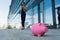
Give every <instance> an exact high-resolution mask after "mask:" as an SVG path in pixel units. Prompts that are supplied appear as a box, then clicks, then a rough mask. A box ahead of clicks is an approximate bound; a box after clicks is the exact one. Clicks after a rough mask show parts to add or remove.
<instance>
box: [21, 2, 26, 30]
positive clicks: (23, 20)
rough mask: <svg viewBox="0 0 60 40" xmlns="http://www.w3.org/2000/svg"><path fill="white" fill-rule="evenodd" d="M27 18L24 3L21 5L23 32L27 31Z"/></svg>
mask: <svg viewBox="0 0 60 40" xmlns="http://www.w3.org/2000/svg"><path fill="white" fill-rule="evenodd" d="M25 18H26V7H25V3H24V2H22V3H21V24H22V30H24V29H25V26H24V24H25Z"/></svg>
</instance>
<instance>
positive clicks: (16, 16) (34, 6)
mask: <svg viewBox="0 0 60 40" xmlns="http://www.w3.org/2000/svg"><path fill="white" fill-rule="evenodd" d="M52 1H53V0H38V1H36V0H29V1H28V0H24V2H25V3H26V7H27V9H28V10H27V11H26V21H25V26H29V25H32V24H34V23H38V21H40V22H41V23H44V24H47V25H54V22H53V21H54V20H53V19H54V17H53V6H52V4H53V3H52ZM21 2H22V0H12V2H11V5H10V11H9V16H8V17H9V23H10V22H11V21H10V20H12V22H13V24H14V25H18V24H21V14H20V13H19V11H20V3H21ZM53 2H55V8H56V7H58V6H60V0H54V1H53ZM38 4H39V6H38ZM38 8H40V10H39V9H38ZM55 11H56V24H58V18H57V17H58V15H57V10H56V9H55ZM39 12H40V13H39ZM39 14H40V16H39ZM39 19H40V20H39ZM10 24H12V23H10Z"/></svg>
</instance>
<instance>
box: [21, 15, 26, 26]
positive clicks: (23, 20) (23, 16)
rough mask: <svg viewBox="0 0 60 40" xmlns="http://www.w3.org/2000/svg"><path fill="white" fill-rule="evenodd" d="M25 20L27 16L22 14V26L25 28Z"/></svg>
mask: <svg viewBox="0 0 60 40" xmlns="http://www.w3.org/2000/svg"><path fill="white" fill-rule="evenodd" d="M25 18H26V14H21V24H22V27H24V24H25Z"/></svg>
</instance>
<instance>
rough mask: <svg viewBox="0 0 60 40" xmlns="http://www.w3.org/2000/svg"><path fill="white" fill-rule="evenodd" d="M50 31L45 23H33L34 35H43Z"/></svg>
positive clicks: (32, 30)
mask: <svg viewBox="0 0 60 40" xmlns="http://www.w3.org/2000/svg"><path fill="white" fill-rule="evenodd" d="M47 31H48V28H47V27H46V25H45V24H40V23H36V24H33V25H32V28H31V32H32V34H33V35H34V36H43V35H44V34H45V33H46V32H47Z"/></svg>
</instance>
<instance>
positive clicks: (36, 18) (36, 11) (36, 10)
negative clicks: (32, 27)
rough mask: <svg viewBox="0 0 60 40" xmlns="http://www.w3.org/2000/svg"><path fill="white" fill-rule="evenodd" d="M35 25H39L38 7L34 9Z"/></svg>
mask: <svg viewBox="0 0 60 40" xmlns="http://www.w3.org/2000/svg"><path fill="white" fill-rule="evenodd" d="M33 10H34V14H33V15H34V23H38V6H37V5H36V6H35V7H34V8H33Z"/></svg>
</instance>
